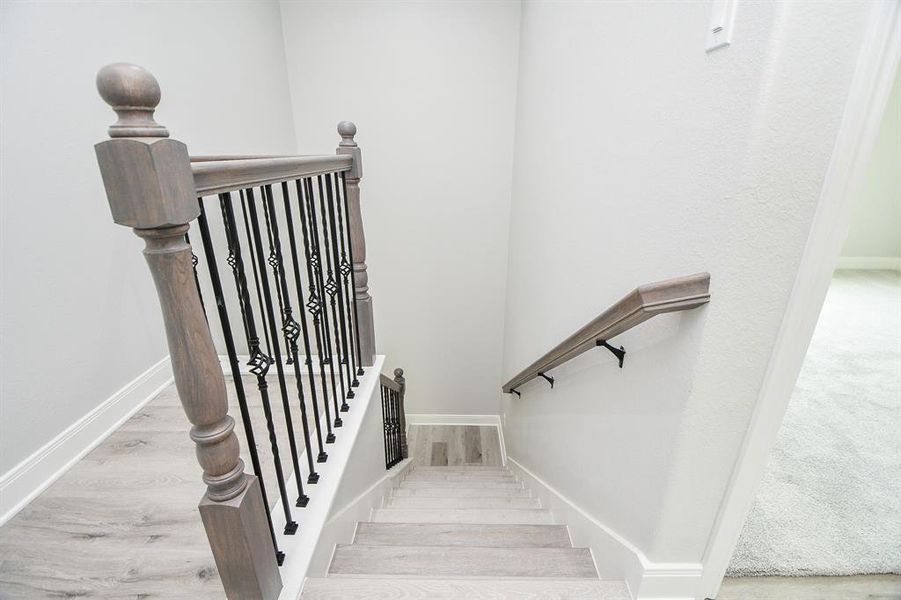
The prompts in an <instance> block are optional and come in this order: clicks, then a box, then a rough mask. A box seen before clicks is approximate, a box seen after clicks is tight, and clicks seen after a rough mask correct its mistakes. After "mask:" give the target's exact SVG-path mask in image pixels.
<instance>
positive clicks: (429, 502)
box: [385, 497, 541, 508]
mask: <svg viewBox="0 0 901 600" xmlns="http://www.w3.org/2000/svg"><path fill="white" fill-rule="evenodd" d="M385 508H541V504H540V503H539V502H538V498H417V497H400V498H391V499H389V500H388V502H387V504H386V505H385Z"/></svg>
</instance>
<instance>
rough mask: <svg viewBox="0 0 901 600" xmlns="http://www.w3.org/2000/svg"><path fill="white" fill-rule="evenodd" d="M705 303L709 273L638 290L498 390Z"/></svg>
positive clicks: (653, 284) (643, 286) (531, 377)
mask: <svg viewBox="0 0 901 600" xmlns="http://www.w3.org/2000/svg"><path fill="white" fill-rule="evenodd" d="M709 301H710V273H697V274H695V275H688V276H685V277H674V278H673V279H665V280H663V281H658V282H655V283H648V284H645V285H642V286H639V287H638V288H636V289H634V290H632V292H630V293H629V294H628V295H626V296H625V297H624V298H623V299H622V300H620V301H619V302H617V303H616V304H614V305H613V306H611V307H610V308H608V309H607V310H605V311H604V312H602V313H601V314H600V315H598V316H597V317H596V318H595V319H593V320H592V321H591V322H590V323H588V324H587V325H585V326H584V327H582V328H581V329H579V330H578V331H577V332H575V333H574V334H572V335H571V336H569V337H568V338H566V339H565V340H563V341H562V342H560V343H559V344H557V345H556V346H554V348H553V349H552V350H550V351H549V352H546V353H545V354H544V355H543V356H542V357H541V358H539V359H538V360H536V361H535V362H533V363H532V364H531V365H529V366H528V367H526V368H525V369H523V370H522V371H520V372H519V373H518V374H517V375H516V376H515V377H513V379H511V380H510V381H508V382H507V383H505V384H504V386H503V388H502V389H503V391H504V393H507V394H509V393H510V392H511V391H515V390H516V388H518V387H519V386H521V385H523V384H524V383H526V382H528V381H531V380H532V379H535V378H536V377H539V376H543V374H545V373H547V371H550V370H551V369H553V368H554V367H557V366H559V365H561V364H563V363H565V362H566V361H568V360H570V359H571V358H574V357H576V356H578V355H579V354H582V353H583V352H585V351H586V350H588V349H590V348H594V347H595V346H598V345H603V344H602V342H606V341H607V340H609V339H610V338H612V337H614V336H617V335H619V334H621V333H623V332H624V331H626V330H628V329H631V328H632V327H635V326H636V325H638V324H639V323H643V322H644V321H647V320H648V319H650V318H651V317H653V316H654V315H659V314H662V313H667V312H675V311H680V310H689V309H692V308H697V307H698V306H701V305H702V304H706V303H707V302H709ZM621 358H622V357H620V359H621ZM620 366H622V362H620Z"/></svg>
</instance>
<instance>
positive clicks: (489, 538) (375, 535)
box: [354, 523, 572, 548]
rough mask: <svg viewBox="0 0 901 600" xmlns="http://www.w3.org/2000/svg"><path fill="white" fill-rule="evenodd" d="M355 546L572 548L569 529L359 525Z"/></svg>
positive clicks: (399, 524)
mask: <svg viewBox="0 0 901 600" xmlns="http://www.w3.org/2000/svg"><path fill="white" fill-rule="evenodd" d="M354 544H364V545H370V546H489V547H495V548H501V547H505V546H513V547H519V548H528V547H531V548H571V547H572V543H571V542H570V539H569V532H568V531H567V529H566V526H565V525H491V524H478V523H475V524H470V523H359V524H357V533H356V537H355V538H354Z"/></svg>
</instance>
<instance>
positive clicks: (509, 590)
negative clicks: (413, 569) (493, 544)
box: [301, 577, 631, 600]
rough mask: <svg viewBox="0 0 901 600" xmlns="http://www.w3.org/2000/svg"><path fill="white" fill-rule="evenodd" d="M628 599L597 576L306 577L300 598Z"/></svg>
mask: <svg viewBox="0 0 901 600" xmlns="http://www.w3.org/2000/svg"><path fill="white" fill-rule="evenodd" d="M461 598H466V599H467V600H588V599H591V600H631V598H630V596H629V592H628V590H627V589H626V585H625V584H624V583H623V582H621V581H600V580H598V579H437V578H430V579H406V578H368V577H367V578H336V577H329V578H308V579H307V580H306V583H305V584H304V590H303V594H302V595H301V599H302V600H363V599H366V600H427V599H428V600H459V599H461Z"/></svg>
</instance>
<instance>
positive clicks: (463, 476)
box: [404, 471, 516, 482]
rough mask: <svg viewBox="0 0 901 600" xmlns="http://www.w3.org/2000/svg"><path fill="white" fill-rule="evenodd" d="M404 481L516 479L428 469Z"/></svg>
mask: <svg viewBox="0 0 901 600" xmlns="http://www.w3.org/2000/svg"><path fill="white" fill-rule="evenodd" d="M404 481H469V482H482V481H506V482H510V481H516V478H515V477H513V475H504V474H495V473H440V472H436V471H427V472H424V473H420V472H417V471H414V472H412V473H410V474H409V475H407V476H406V477H404Z"/></svg>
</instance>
